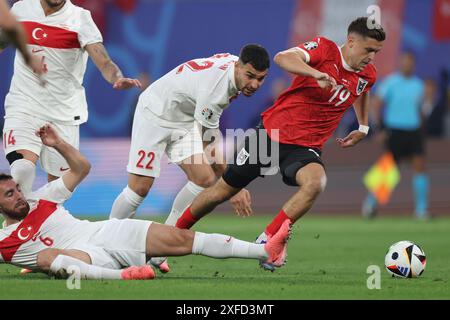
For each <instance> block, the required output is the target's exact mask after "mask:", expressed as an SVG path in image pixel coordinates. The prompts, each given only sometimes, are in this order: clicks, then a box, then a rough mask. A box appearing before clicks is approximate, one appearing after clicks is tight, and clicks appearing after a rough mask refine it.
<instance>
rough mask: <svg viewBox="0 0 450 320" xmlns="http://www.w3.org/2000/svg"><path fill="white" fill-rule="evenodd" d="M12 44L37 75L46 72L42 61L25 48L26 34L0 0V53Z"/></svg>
mask: <svg viewBox="0 0 450 320" xmlns="http://www.w3.org/2000/svg"><path fill="white" fill-rule="evenodd" d="M10 43H11V44H12V45H14V46H15V47H16V48H17V49H18V50H19V52H20V53H21V54H22V56H23V59H24V61H25V63H26V64H27V65H28V66H29V67H30V68H31V69H32V70H33V71H34V72H36V73H37V74H38V75H42V74H44V73H45V72H46V69H45V65H44V62H43V61H40V60H39V59H38V58H36V57H34V56H32V55H31V54H30V52H28V50H27V36H26V34H25V30H24V29H23V27H22V25H21V24H20V23H19V22H18V21H17V20H16V18H14V16H13V15H12V14H11V12H10V11H9V7H8V5H7V4H6V3H5V1H4V0H0V53H1V52H2V51H3V50H4V49H5V48H6V47H7V46H8V45H9V44H10Z"/></svg>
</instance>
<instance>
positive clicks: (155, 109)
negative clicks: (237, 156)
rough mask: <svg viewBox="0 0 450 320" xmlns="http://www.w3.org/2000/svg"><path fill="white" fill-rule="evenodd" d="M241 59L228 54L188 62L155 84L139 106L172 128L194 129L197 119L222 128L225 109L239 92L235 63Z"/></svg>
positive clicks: (210, 125) (158, 121) (148, 89)
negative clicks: (220, 125) (235, 75)
mask: <svg viewBox="0 0 450 320" xmlns="http://www.w3.org/2000/svg"><path fill="white" fill-rule="evenodd" d="M238 59H239V58H238V57H237V56H234V55H231V54H228V53H224V54H216V55H214V56H212V57H210V58H202V59H195V60H191V61H188V62H186V63H184V64H182V65H180V66H178V67H176V68H175V69H173V70H172V71H170V72H169V73H167V74H166V75H164V76H163V77H161V78H160V79H158V80H157V81H155V82H154V83H152V84H151V85H150V86H149V87H148V88H147V89H146V90H145V91H144V92H143V93H142V94H141V95H140V97H139V105H140V106H139V107H140V108H143V109H144V111H145V112H146V113H147V114H149V115H150V116H152V118H154V119H155V122H156V123H157V124H158V125H160V126H163V127H169V128H180V127H184V128H191V127H192V125H193V122H194V120H197V121H198V122H199V123H200V124H201V125H202V126H204V127H206V128H218V127H219V119H220V116H221V115H222V112H223V110H224V109H225V108H226V107H228V105H229V104H230V99H232V98H233V97H235V96H236V95H237V94H238V89H237V87H236V83H235V77H234V70H235V68H234V64H235V62H236V61H237V60H238Z"/></svg>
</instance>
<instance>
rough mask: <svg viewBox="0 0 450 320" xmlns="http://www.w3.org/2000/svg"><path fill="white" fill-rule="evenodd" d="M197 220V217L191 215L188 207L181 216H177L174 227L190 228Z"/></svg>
mask: <svg viewBox="0 0 450 320" xmlns="http://www.w3.org/2000/svg"><path fill="white" fill-rule="evenodd" d="M198 220H199V218H197V217H194V216H193V215H192V212H191V207H188V208H187V209H186V210H185V211H184V212H183V214H182V215H181V217H179V218H178V220H177V223H176V225H175V227H177V228H179V229H190V228H191V227H192V226H193V225H194V224H195V223H196V222H197V221H198Z"/></svg>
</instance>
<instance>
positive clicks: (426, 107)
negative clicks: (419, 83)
mask: <svg viewBox="0 0 450 320" xmlns="http://www.w3.org/2000/svg"><path fill="white" fill-rule="evenodd" d="M448 85H449V74H448V71H447V70H442V72H441V75H440V79H439V83H438V84H436V82H435V81H433V80H432V79H427V80H426V81H425V92H424V102H423V105H422V112H423V114H424V116H425V118H426V132H427V135H428V136H431V137H435V138H442V137H443V136H444V135H445V118H446V114H447V112H448V96H447V90H448V89H447V88H448Z"/></svg>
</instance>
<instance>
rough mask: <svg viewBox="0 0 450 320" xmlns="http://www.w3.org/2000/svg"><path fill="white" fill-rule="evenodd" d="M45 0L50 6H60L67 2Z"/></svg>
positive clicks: (63, 0) (64, 0)
mask: <svg viewBox="0 0 450 320" xmlns="http://www.w3.org/2000/svg"><path fill="white" fill-rule="evenodd" d="M44 1H45V3H46V4H47V5H48V6H49V7H50V8H56V7H59V6H60V5H61V4H64V3H66V0H44Z"/></svg>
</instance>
